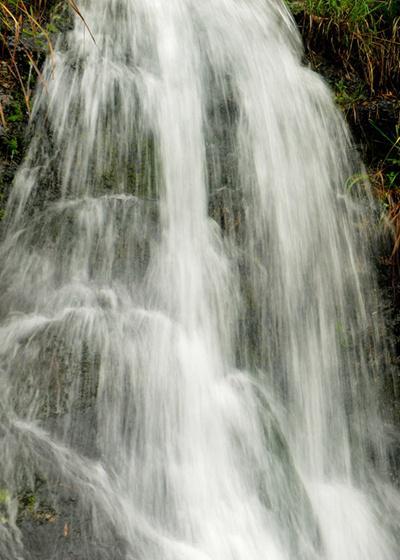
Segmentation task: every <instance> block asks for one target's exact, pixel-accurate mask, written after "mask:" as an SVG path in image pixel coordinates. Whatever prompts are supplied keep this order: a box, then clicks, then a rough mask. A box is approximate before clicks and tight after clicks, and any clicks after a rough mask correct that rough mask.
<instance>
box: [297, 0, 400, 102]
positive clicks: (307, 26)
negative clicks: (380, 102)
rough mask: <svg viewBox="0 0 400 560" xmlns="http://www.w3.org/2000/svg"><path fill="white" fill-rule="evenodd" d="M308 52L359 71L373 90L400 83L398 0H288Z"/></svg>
mask: <svg viewBox="0 0 400 560" xmlns="http://www.w3.org/2000/svg"><path fill="white" fill-rule="evenodd" d="M287 4H288V6H289V8H290V9H291V10H292V12H293V13H294V15H295V17H296V20H297V22H298V23H299V24H300V26H301V28H302V31H303V36H304V37H305V39H306V43H307V47H308V50H309V53H310V55H311V56H312V55H313V54H314V55H315V56H318V48H317V45H321V44H322V41H323V40H325V44H326V48H325V49H324V52H323V53H322V54H323V55H324V56H328V57H330V58H334V57H336V58H337V59H338V60H340V62H341V64H342V66H343V70H344V71H345V72H347V73H354V72H355V73H358V74H359V75H360V78H361V79H363V80H364V81H365V83H366V85H367V87H368V88H369V91H370V92H371V93H375V92H376V91H379V90H380V89H382V88H389V89H390V88H393V87H397V86H398V84H399V81H400V65H399V60H400V0H287Z"/></svg>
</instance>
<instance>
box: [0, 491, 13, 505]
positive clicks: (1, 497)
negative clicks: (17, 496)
mask: <svg viewBox="0 0 400 560" xmlns="http://www.w3.org/2000/svg"><path fill="white" fill-rule="evenodd" d="M10 500H11V495H10V493H9V491H8V490H7V489H6V488H0V505H7V504H8V503H9V501H10Z"/></svg>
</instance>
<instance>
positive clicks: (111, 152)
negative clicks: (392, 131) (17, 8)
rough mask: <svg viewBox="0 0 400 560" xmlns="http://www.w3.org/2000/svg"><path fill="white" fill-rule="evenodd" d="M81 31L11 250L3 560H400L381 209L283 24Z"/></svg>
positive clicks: (108, 6) (96, 3)
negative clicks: (379, 242) (379, 307)
mask: <svg viewBox="0 0 400 560" xmlns="http://www.w3.org/2000/svg"><path fill="white" fill-rule="evenodd" d="M80 8H81V10H82V14H83V16H84V18H85V20H86V22H87V25H88V26H89V28H90V30H91V32H92V34H93V36H94V38H95V40H96V43H94V42H93V41H92V39H91V38H90V35H89V33H88V31H87V30H86V29H85V26H84V25H83V23H82V21H81V20H80V19H79V18H78V17H76V18H75V24H74V28H73V30H71V31H70V32H69V33H68V34H67V35H66V37H63V38H61V39H60V41H59V43H58V46H57V49H56V53H55V55H54V56H52V57H49V59H48V61H47V63H46V67H45V70H44V75H45V78H46V83H45V85H42V86H40V87H39V91H38V93H37V96H36V101H35V107H34V115H33V127H34V134H33V139H32V142H31V145H30V148H29V151H28V154H27V156H26V158H25V161H24V163H23V165H22V166H21V168H20V170H19V172H18V174H17V177H16V180H15V184H14V187H13V191H12V194H11V197H10V201H9V205H8V210H7V223H6V231H5V235H4V239H3V244H2V248H1V255H0V258H1V263H2V268H1V272H0V313H1V317H2V322H1V327H0V373H1V377H0V419H1V422H2V424H1V428H0V439H1V442H0V445H1V463H0V514H1V515H0V558H1V560H20V559H24V560H71V559H73V560H122V559H124V560H261V559H262V560H396V559H397V558H398V557H399V556H398V554H399V543H398V542H396V538H398V537H399V512H400V498H399V494H398V493H397V491H396V490H395V489H394V487H392V486H391V485H390V483H389V478H390V477H389V474H390V473H389V468H388V460H387V435H386V432H385V429H384V424H383V421H382V420H381V419H380V410H379V409H380V408H382V405H380V404H379V402H380V401H379V392H380V391H379V385H380V380H381V379H382V378H383V376H384V371H385V367H386V366H385V358H384V355H385V349H384V344H383V343H382V341H381V340H380V339H379V337H378V336H377V331H378V330H380V328H381V323H380V320H379V319H378V316H376V317H374V316H373V315H372V313H373V311H374V310H375V304H374V297H375V296H374V293H375V283H374V278H373V274H372V273H371V272H370V269H369V266H368V264H367V252H368V251H367V241H366V236H367V233H368V232H367V230H368V229H369V228H370V222H369V221H368V219H367V213H368V212H366V208H367V206H368V205H367V198H366V197H364V198H365V201H364V202H362V200H363V199H362V197H361V198H359V197H357V196H355V195H352V193H353V191H356V190H357V187H356V186H354V185H353V186H352V187H351V188H350V187H348V188H346V181H348V179H349V177H351V176H352V175H353V173H354V172H355V171H356V168H355V167H354V162H353V161H352V160H353V159H354V151H353V150H352V148H351V144H350V141H349V138H348V133H347V130H346V128H345V126H344V124H343V122H342V119H341V117H340V115H339V114H338V111H337V110H336V109H335V107H334V104H333V101H332V96H331V93H330V92H329V90H328V89H327V87H326V86H325V84H324V83H323V82H322V80H321V79H320V78H319V77H318V76H316V75H315V74H313V73H312V72H311V71H310V70H309V69H307V68H306V67H304V66H303V65H302V64H301V63H300V58H301V46H300V42H299V38H298V35H297V32H296V31H295V28H294V24H293V23H292V21H291V19H290V17H289V15H288V14H287V13H286V11H285V9H284V7H283V4H282V3H281V2H280V1H278V0H276V1H274V0H85V2H82V3H81V4H80ZM347 184H348V185H349V183H348V182H347ZM351 184H352V183H351ZM362 188H363V187H362V186H361V189H362ZM24 496H25V497H24ZM27 496H28V497H27ZM18 503H19V511H18ZM21 503H22V505H21ZM24 508H25V509H24ZM46 531H47V533H46ZM46 535H50V536H51V537H50V538H49V537H48V536H46Z"/></svg>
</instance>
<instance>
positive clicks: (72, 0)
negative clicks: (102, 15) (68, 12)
mask: <svg viewBox="0 0 400 560" xmlns="http://www.w3.org/2000/svg"><path fill="white" fill-rule="evenodd" d="M68 2H69V4H70V6H71V8H72V9H73V10H74V12H75V13H76V14H77V15H78V16H79V17H80V18H81V20H82V21H83V24H84V26H85V27H86V29H87V30H88V32H89V35H90V36H91V38H92V40H93V43H94V44H95V45H96V39H95V38H94V36H93V33H92V32H91V30H90V27H89V26H88V24H87V23H86V20H85V18H84V17H83V15H82V13H81V11H80V9H79V8H78V6H77V4H76V2H75V0H68Z"/></svg>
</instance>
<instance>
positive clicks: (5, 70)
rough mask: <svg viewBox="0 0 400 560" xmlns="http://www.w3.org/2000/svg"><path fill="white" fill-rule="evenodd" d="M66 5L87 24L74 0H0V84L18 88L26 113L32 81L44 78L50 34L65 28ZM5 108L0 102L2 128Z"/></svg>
mask: <svg viewBox="0 0 400 560" xmlns="http://www.w3.org/2000/svg"><path fill="white" fill-rule="evenodd" d="M67 8H70V9H71V10H73V11H75V12H76V13H77V14H78V16H79V17H80V18H81V19H82V21H83V24H84V25H85V26H86V27H87V25H86V22H85V20H84V18H83V16H82V14H81V12H80V11H79V8H78V6H77V4H76V2H75V0H59V1H58V2H57V1H56V0H0V60H1V61H2V66H1V67H0V85H2V84H6V85H7V82H9V83H10V84H12V85H13V86H14V84H16V88H15V87H14V88H13V89H14V91H16V90H19V93H20V94H21V95H22V98H23V100H24V103H25V108H26V111H27V113H28V114H29V113H30V110H31V97H32V90H33V87H34V84H35V82H36V80H37V79H39V80H40V81H43V80H44V78H43V76H42V73H41V71H40V66H41V62H42V59H43V57H44V55H47V54H50V55H52V54H53V36H54V34H55V33H57V32H58V31H59V30H60V29H62V28H64V27H65V22H66V21H68V15H67V12H66V9H67ZM87 29H88V31H89V34H90V35H91V37H92V39H93V40H94V37H93V35H92V33H91V31H90V29H89V28H88V27H87ZM9 109H10V108H8V109H7V110H6V109H5V108H4V107H3V105H2V104H1V101H0V125H2V126H3V127H4V128H6V127H7V124H8V123H9V122H10V116H9V114H8V113H9ZM11 109H12V108H11Z"/></svg>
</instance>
